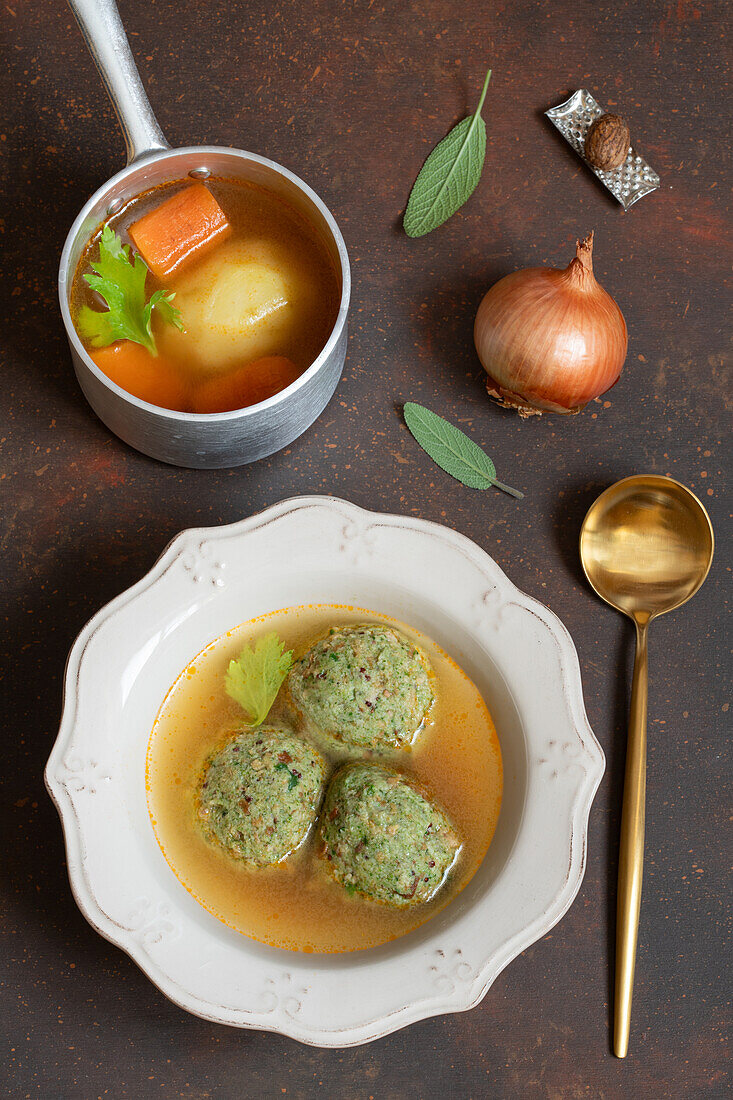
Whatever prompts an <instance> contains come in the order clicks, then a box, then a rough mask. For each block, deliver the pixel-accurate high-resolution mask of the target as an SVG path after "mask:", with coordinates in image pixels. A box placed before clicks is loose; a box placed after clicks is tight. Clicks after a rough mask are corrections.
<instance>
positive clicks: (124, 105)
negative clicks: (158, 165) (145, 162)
mask: <svg viewBox="0 0 733 1100" xmlns="http://www.w3.org/2000/svg"><path fill="white" fill-rule="evenodd" d="M69 7H70V8H71V10H72V11H73V13H74V16H75V18H76V21H77V23H78V24H79V26H80V27H81V32H82V34H83V35H84V39H85V41H86V44H87V46H88V47H89V52H90V53H91V55H92V57H93V58H94V62H95V64H96V66H97V68H98V69H99V74H100V76H101V77H102V80H103V81H104V85H105V87H106V89H107V92H108V93H109V98H110V99H111V100H112V106H113V107H114V109H115V111H116V112H117V117H118V119H119V120H120V126H121V127H122V133H123V134H124V137H125V145H126V147H127V163H128V164H131V163H132V161H134V160H138V159H139V158H140V157H142V156H144V155H145V154H146V153H153V152H155V151H156V150H158V149H169V148H170V146H169V145H168V142H167V141H166V140H165V138H164V136H163V132H162V130H161V129H160V126H159V125H158V123H157V120H156V118H155V115H154V114H153V109H152V107H151V106H150V103H149V102H148V97H147V96H146V94H145V89H144V88H143V85H142V81H141V80H140V74H139V73H138V71H137V67H136V65H135V61H134V59H133V56H132V52H131V50H130V44H129V42H128V41H127V35H126V34H125V31H124V28H123V26H122V21H121V19H120V14H119V12H118V11H117V4H116V3H115V0H69Z"/></svg>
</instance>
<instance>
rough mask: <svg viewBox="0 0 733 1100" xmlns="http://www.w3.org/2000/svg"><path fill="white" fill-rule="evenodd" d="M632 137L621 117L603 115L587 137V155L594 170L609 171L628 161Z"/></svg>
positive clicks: (596, 121)
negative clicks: (627, 155)
mask: <svg viewBox="0 0 733 1100" xmlns="http://www.w3.org/2000/svg"><path fill="white" fill-rule="evenodd" d="M630 143H631V135H630V133H629V127H628V124H627V123H626V122H625V121H624V119H622V118H621V117H620V116H619V115H601V116H600V118H597V119H596V120H595V122H594V123H593V125H592V126H591V128H590V129H589V130H588V133H587V134H586V135H585V155H586V157H587V158H588V160H589V161H590V163H591V164H592V165H593V167H594V168H601V169H602V170H603V171H606V172H607V171H609V170H610V169H611V168H618V166H619V165H620V164H623V162H624V161H625V160H626V154H627V153H628V151H629V145H630Z"/></svg>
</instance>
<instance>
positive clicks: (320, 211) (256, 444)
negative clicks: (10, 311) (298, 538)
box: [59, 0, 351, 469]
mask: <svg viewBox="0 0 733 1100" xmlns="http://www.w3.org/2000/svg"><path fill="white" fill-rule="evenodd" d="M69 4H70V7H71V9H72V11H73V13H74V15H75V17H76V19H77V21H78V23H79V26H80V27H81V30H82V33H83V35H84V38H85V39H86V42H87V45H88V46H89V49H90V51H91V54H92V57H93V58H94V61H95V63H96V65H97V68H98V69H99V72H100V75H101V76H102V79H103V81H104V83H105V86H106V88H107V91H108V92H109V96H110V99H111V100H112V104H113V106H114V108H115V111H116V112H117V116H118V118H119V121H120V125H121V127H122V131H123V134H124V137H125V144H126V146H127V167H126V168H124V169H123V170H122V171H121V172H118V173H117V175H116V176H113V177H112V179H110V180H109V181H108V182H107V183H105V184H104V186H103V187H100V189H99V190H98V191H96V192H95V193H94V194H93V195H92V197H91V198H90V199H89V201H88V202H87V203H86V204H85V205H84V207H83V208H82V210H81V212H80V213H79V216H78V217H77V219H76V221H75V222H74V224H73V225H72V227H71V229H70V231H69V235H68V237H67V238H66V243H65V245H64V249H63V252H62V254H61V265H60V269H59V299H60V302H61V313H62V316H63V319H64V325H65V326H66V334H67V336H68V339H69V346H70V348H71V356H72V359H73V362H74V370H75V372H76V377H77V379H78V381H79V385H80V386H81V388H82V390H83V391H84V396H85V397H86V399H87V401H88V402H89V404H90V405H91V406H92V408H93V409H94V411H95V412H96V414H97V416H98V417H99V418H100V419H101V420H102V421H104V423H105V424H106V425H107V427H108V428H110V429H111V430H112V431H113V432H114V433H115V434H116V435H118V436H119V437H120V438H121V439H124V440H125V442H126V443H129V444H130V445H131V446H132V447H135V448H136V449H137V450H138V451H142V452H143V453H144V454H147V455H150V456H151V457H152V458H157V459H159V460H161V461H162V462H170V463H172V464H173V465H175V466H191V467H196V468H200V469H212V468H220V467H226V466H239V465H243V464H244V463H247V462H254V461H256V460H257V459H259V458H264V457H265V456H266V455H270V454H273V453H274V452H275V451H279V450H281V449H282V448H283V447H286V446H287V445H288V444H289V443H292V441H293V440H294V439H296V438H297V437H298V436H299V435H301V434H302V433H303V432H304V431H305V430H306V428H308V427H310V425H311V424H312V423H313V421H314V420H315V419H316V418H317V417H318V416H319V415H320V413H321V412H322V411H323V409H324V408H325V406H326V405H327V404H328V401H329V400H330V398H331V395H332V394H333V391H334V390H335V388H336V384H337V383H338V380H339V378H340V377H341V372H342V370H343V365H344V359H345V358H346V341H347V314H348V306H349V296H350V291H351V275H350V270H349V257H348V254H347V252H346V245H345V244H344V240H343V237H342V236H341V232H340V230H339V228H338V226H337V224H336V222H335V220H334V218H333V216H332V215H331V213H330V211H329V210H328V208H327V207H326V206H325V204H324V203H323V202H322V201H321V199H320V198H319V197H318V195H316V193H315V192H314V191H312V190H311V188H310V187H308V185H307V184H305V183H303V181H302V180H301V179H298V177H297V176H295V175H294V174H293V173H292V172H289V171H288V170H287V168H283V167H282V166H281V165H280V164H275V163H274V161H271V160H267V159H266V158H265V157H260V156H257V155H256V154H255V153H246V152H244V151H242V150H241V149H228V148H224V147H219V146H210V145H196V146H191V147H186V148H183V149H171V148H170V146H169V145H168V143H167V142H166V140H165V138H164V136H163V134H162V132H161V129H160V127H159V126H158V123H157V121H156V119H155V116H154V114H153V111H152V108H151V106H150V104H149V102H148V99H147V96H146V95H145V91H144V89H143V85H142V82H141V80H140V76H139V74H138V71H137V69H136V67H135V62H134V60H133V57H132V53H131V52H130V47H129V44H128V42H127V38H126V36H125V32H124V30H123V27H122V23H121V21H120V17H119V14H118V11H117V6H116V4H115V3H114V0H69ZM186 176H191V177H193V178H194V179H206V178H207V177H208V176H228V177H230V178H231V177H236V178H238V179H242V180H247V181H249V182H252V183H257V184H260V185H262V186H264V187H267V188H268V189H269V190H270V191H272V192H274V193H275V194H277V195H279V196H281V197H282V198H283V199H284V200H285V201H286V202H288V203H289V204H290V205H291V206H292V207H295V209H296V210H298V211H299V212H300V213H301V214H302V215H303V216H304V217H305V218H307V219H308V221H309V222H310V223H311V225H313V226H314V228H315V229H316V231H317V232H318V233H319V235H320V237H321V238H322V240H323V242H324V244H325V245H326V247H327V248H328V251H329V253H330V255H331V259H332V261H333V264H334V268H335V270H336V273H337V275H338V277H339V280H340V283H341V301H340V304H339V312H338V317H337V318H336V323H335V324H334V326H333V329H332V331H331V334H330V336H329V338H328V341H327V343H326V345H325V347H324V348H323V351H322V352H321V353H320V355H319V356H318V358H317V359H316V361H315V362H314V363H313V364H312V365H311V366H310V367H309V368H308V370H306V371H305V372H304V373H303V374H302V375H301V376H300V378H298V379H297V380H296V381H295V382H293V384H292V385H291V386H288V388H287V389H285V390H283V391H282V392H281V393H278V394H276V395H275V396H274V397H271V398H269V399H268V400H267V401H262V402H261V403H260V404H259V405H252V406H250V407H249V408H246V409H238V410H236V411H234V412H225V413H207V414H200V413H186V412H175V411H173V410H171V409H161V408H158V407H157V406H156V405H151V404H148V402H146V401H141V400H140V399H139V398H137V397H133V396H132V395H131V394H129V393H126V392H125V390H123V389H121V388H120V387H119V386H117V385H115V383H114V382H112V381H111V380H110V379H109V378H107V376H106V375H105V374H103V372H102V371H101V370H100V369H99V368H98V367H97V366H96V365H95V363H94V362H93V361H92V359H91V357H90V356H89V354H88V353H87V352H86V350H85V349H84V346H83V344H82V342H81V340H80V339H79V337H78V335H77V333H76V330H75V328H74V325H73V322H72V320H71V312H70V309H69V296H70V293H71V283H72V279H73V277H74V272H75V271H76V268H77V265H78V263H79V258H80V256H81V254H82V252H83V251H84V248H85V246H86V244H87V242H88V241H89V239H90V237H91V236H92V234H93V233H94V231H95V230H96V229H97V227H98V226H99V225H100V223H101V222H103V221H105V219H107V218H108V217H110V216H112V215H113V214H114V213H115V212H116V211H117V210H119V209H120V208H121V207H122V205H123V204H124V203H126V202H127V201H129V200H130V199H132V198H133V197H134V196H136V195H138V194H140V192H141V191H145V190H147V189H148V188H150V187H155V186H156V185H158V184H161V183H165V182H167V181H170V180H178V179H183V178H185V177H186Z"/></svg>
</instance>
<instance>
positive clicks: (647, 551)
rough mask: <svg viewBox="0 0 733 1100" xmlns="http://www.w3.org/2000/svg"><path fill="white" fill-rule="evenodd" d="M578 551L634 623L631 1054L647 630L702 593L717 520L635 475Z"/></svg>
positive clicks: (629, 752) (620, 903)
mask: <svg viewBox="0 0 733 1100" xmlns="http://www.w3.org/2000/svg"><path fill="white" fill-rule="evenodd" d="M580 559H581V561H582V563H583V569H584V570H585V575H586V577H587V578H588V580H589V581H590V583H591V586H592V587H593V588H594V589H595V591H596V592H597V593H598V595H599V596H600V597H601V599H603V600H605V601H606V603H609V604H610V605H611V607H615V608H616V610H617V611H622V612H623V613H624V614H625V615H628V616H629V618H631V619H633V621H634V623H635V625H636V658H635V660H634V678H633V682H632V687H631V714H630V717H629V734H628V743H627V749H626V771H625V776H624V799H623V807H622V811H621V842H620V845H619V862H618V895H617V902H616V987H615V998H614V1001H615V1004H614V1030H613V1049H614V1053H615V1054H616V1055H617V1057H619V1058H624V1057H625V1056H626V1054H627V1053H628V1049H629V1031H630V1027H631V998H632V993H633V989H634V967H635V962H636V939H637V933H638V928H639V911H640V907H641V883H642V875H643V869H644V824H645V812H646V809H645V807H646V710H647V630H648V627H649V623H650V622H651V621H652V619H655V618H656V617H657V615H664V613H665V612H666V611H673V610H674V609H675V608H676V607H680V605H681V604H683V603H685V601H686V600H689V599H690V597H691V596H694V595H695V593H696V592H697V590H698V588H699V587H700V585H701V584H702V582H703V581H704V580H705V578H706V577H707V575H708V570H709V569H710V564H711V562H712V560H713V529H712V526H711V523H710V518H709V517H708V514H707V512H706V511H705V509H704V508H703V506H702V504H701V503H700V501H699V500H698V499H697V497H696V496H695V495H694V493H691V492H690V490H689V489H686V488H685V486H684V485H680V483H679V482H678V481H673V480H672V478H669V477H659V476H656V475H653V474H648V475H641V476H638V477H627V478H625V479H624V480H623V481H619V482H617V483H616V484H615V485H612V486H611V487H610V489H606V491H605V493H601V495H600V496H599V497H598V500H596V502H595V503H594V504H593V505H591V508H590V510H589V511H588V514H587V516H586V517H585V520H584V522H583V527H582V530H581V533H580Z"/></svg>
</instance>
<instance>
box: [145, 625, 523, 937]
mask: <svg viewBox="0 0 733 1100" xmlns="http://www.w3.org/2000/svg"><path fill="white" fill-rule="evenodd" d="M361 622H383V623H387V624H390V625H392V626H395V627H396V628H397V629H399V630H400V631H402V632H403V633H404V634H405V635H406V636H407V637H408V638H410V639H411V640H412V641H413V642H415V643H416V644H417V645H419V646H420V647H421V648H422V649H423V651H424V652H425V653H426V655H427V657H428V659H429V661H430V663H431V665H432V668H433V671H434V674H435V683H434V692H435V702H434V704H433V706H432V708H431V711H430V715H429V718H428V721H427V724H426V728H425V729H424V730H423V731H422V733H421V734H420V735H419V736H418V738H417V739H416V741H415V743H414V746H413V748H412V750H411V751H409V752H406V751H404V750H396V751H395V752H394V753H392V754H391V755H389V756H388V757H385V756H380V757H374V758H373V759H374V760H375V762H379V763H386V764H388V765H390V766H394V767H396V768H398V769H399V770H400V771H402V772H404V773H406V774H407V775H409V776H413V777H415V778H416V779H418V780H419V782H420V783H421V784H422V785H423V787H424V788H425V789H426V790H427V792H428V793H429V796H430V798H431V799H432V800H434V801H435V802H436V803H437V804H438V805H439V806H440V807H441V808H442V809H443V810H444V811H445V812H446V814H447V815H448V817H449V818H450V820H451V822H452V823H453V825H454V827H455V829H456V830H457V831H458V833H459V834H460V838H461V840H462V842H463V846H462V848H461V851H460V854H459V856H458V858H457V860H456V862H455V864H454V865H453V867H452V869H451V870H450V872H449V874H448V877H447V879H446V881H445V882H444V884H443V886H442V887H441V889H440V890H439V891H438V892H437V894H436V895H435V896H434V897H433V898H432V899H431V900H430V901H428V902H426V903H425V904H422V905H417V906H415V907H413V908H407V909H400V910H394V909H391V908H389V907H388V906H386V905H382V904H379V903H377V902H373V901H368V900H366V899H364V898H362V897H360V896H359V895H358V894H355V895H353V896H350V894H349V893H348V892H347V891H346V890H345V889H344V888H343V886H341V885H339V884H338V883H337V882H335V881H334V880H333V878H331V876H330V875H328V874H327V873H326V872H325V871H324V869H323V865H322V862H321V861H320V860H319V858H318V855H317V837H316V830H315V829H314V830H312V831H311V833H310V834H309V837H308V839H307V840H306V841H305V842H304V843H303V844H302V845H301V847H300V848H299V849H298V850H297V851H296V852H295V853H294V854H293V855H292V856H290V857H289V858H288V859H286V860H285V861H283V862H282V863H280V864H277V865H275V866H273V867H268V868H264V869H259V870H256V869H254V868H251V867H248V866H247V865H246V864H243V863H241V862H238V861H237V860H235V859H233V858H232V857H231V856H229V855H227V853H226V852H225V851H224V850H223V849H222V848H221V847H219V846H218V845H216V844H214V843H211V842H210V841H207V840H206V839H205V838H204V836H203V833H202V831H201V829H200V826H199V823H198V820H197V815H196V791H197V784H198V781H199V778H200V776H201V773H202V768H203V766H204V762H205V760H206V758H207V756H208V755H209V754H210V753H211V751H212V749H213V748H216V747H217V746H218V745H220V744H221V743H222V735H223V732H224V734H225V733H226V732H227V731H233V730H236V729H237V728H241V727H242V725H243V723H242V712H241V710H240V709H239V708H238V707H237V704H236V703H235V702H234V701H233V700H232V699H230V698H229V696H228V695H227V694H226V692H225V690H224V678H225V673H226V669H227V667H228V664H229V661H230V660H232V659H233V658H235V657H236V656H237V654H238V653H239V652H240V650H241V649H242V648H243V646H244V645H245V644H251V643H252V642H253V641H254V640H256V639H257V638H258V637H260V636H262V635H263V634H266V633H268V632H270V631H272V630H274V631H276V632H277V634H278V635H279V637H280V638H281V639H282V640H283V642H284V643H285V646H286V648H289V649H292V650H293V651H294V654H295V656H296V657H298V656H299V655H300V654H302V653H303V652H304V651H305V650H306V649H307V648H308V646H309V644H310V643H311V642H312V641H313V639H314V638H315V637H317V636H321V635H323V634H324V633H325V631H326V630H327V629H328V628H329V627H332V626H336V627H339V626H343V625H346V624H350V623H361ZM284 696H285V692H284V691H282V690H281V692H280V696H279V697H278V700H277V701H276V703H275V706H274V707H273V710H272V711H271V712H270V715H269V717H268V719H267V724H268V725H271V724H277V722H278V720H280V721H283V723H284V724H287V723H288V722H290V723H292V722H293V717H292V715H289V714H288V711H287V704H286V702H285V701H284ZM295 728H296V729H297V725H296V727H295ZM298 732H301V733H302V732H303V731H302V730H299V731H298ZM318 747H319V749H320V751H322V752H323V751H324V750H323V745H322V744H320V743H319V745H318ZM324 755H326V756H327V758H328V752H326V753H325V754H324ZM343 759H344V756H343V753H339V752H338V751H337V752H335V753H334V754H333V755H332V756H331V759H330V761H329V763H330V764H332V766H333V767H332V770H333V768H335V766H336V765H337V764H338V763H339V762H341V761H342V760H343ZM146 782H147V792H148V807H149V811H150V816H151V820H152V823H153V828H154V830H155V835H156V837H157V840H158V843H159V844H160V847H161V849H162V851H163V854H164V856H165V858H166V860H167V862H168V864H169V866H170V867H171V868H172V870H173V871H174V873H175V874H176V876H177V877H178V879H179V880H180V881H181V882H182V883H183V885H184V886H185V887H186V889H187V890H188V891H189V892H190V893H191V894H192V895H193V896H194V897H195V898H196V899H197V900H198V901H199V902H200V903H201V905H203V906H204V908H206V909H207V910H208V911H209V912H211V913H213V914H214V915H215V916H216V917H218V918H219V919H220V920H221V921H223V922H224V923H225V924H227V925H229V927H231V928H234V929H236V930H237V931H239V932H242V933H244V934H245V935H247V936H250V937H251V938H253V939H256V940H261V941H262V942H264V943H268V944H272V945H273V946H276V947H285V948H290V949H293V950H300V951H308V952H342V951H354V950H357V949H360V948H366V947H373V946H375V945H377V944H380V943H385V942H386V941H388V940H392V939H395V938H396V937H398V936H401V935H403V934H404V933H406V932H409V931H410V930H411V929H413V928H416V927H417V926H419V925H421V924H423V923H424V922H425V921H426V920H428V919H429V918H430V917H432V916H434V915H435V914H436V913H437V912H439V911H440V910H441V909H443V908H444V907H445V906H446V905H447V904H448V902H450V901H451V900H452V899H453V898H455V896H456V895H457V894H458V893H459V891H460V890H462V889H463V887H464V886H465V885H466V884H467V883H468V882H469V881H470V879H471V878H472V877H473V875H474V874H475V873H476V871H477V869H478V867H479V865H480V863H481V861H482V859H483V858H484V856H485V854H486V851H487V849H488V847H489V844H490V842H491V838H492V836H493V833H494V829H495V827H496V822H497V819H498V816H499V809H500V806H501V796H502V782H503V777H502V763H501V752H500V749H499V742H498V739H497V736H496V731H495V729H494V725H493V722H492V720H491V715H490V714H489V712H488V710H487V708H486V704H485V703H484V701H483V699H482V697H481V695H480V694H479V692H478V690H477V688H476V687H475V686H474V684H473V683H472V682H471V681H470V680H469V679H468V677H467V676H466V674H465V673H464V672H463V671H462V670H461V669H460V668H459V667H458V666H457V665H456V664H455V662H454V661H452V660H451V658H450V657H448V655H447V654H446V653H445V652H444V651H443V650H442V649H440V648H439V647H438V646H437V645H436V644H435V643H434V642H432V641H430V639H428V638H426V637H425V636H424V635H421V634H419V633H418V632H417V631H415V630H412V629H410V628H409V627H407V626H404V625H403V624H401V623H397V622H395V620H392V619H389V618H387V617H386V616H382V615H377V614H375V613H374V612H371V611H364V610H362V609H358V608H350V607H344V606H331V605H316V606H304V607H296V608H288V609H286V610H283V611H277V612H274V613H273V614H271V615H266V616H262V617H260V618H258V619H254V620H252V621H250V622H247V623H244V624H242V625H241V626H238V627H236V628H234V629H233V630H230V631H228V632H227V633H226V634H225V635H223V636H222V637H221V638H218V639H217V640H216V641H215V642H213V643H212V644H211V645H209V646H208V647H207V648H206V649H204V650H203V651H202V652H201V653H200V654H199V655H198V656H197V657H195V658H194V660H192V661H191V663H190V664H189V665H188V666H187V667H186V668H185V669H184V670H183V672H182V673H181V675H180V676H179V678H178V679H177V680H176V682H175V683H174V684H173V686H172V688H171V689H170V691H169V693H168V695H167V697H166V699H165V701H164V703H163V705H162V706H161V709H160V712H159V714H158V717H157V719H156V722H155V726H154V728H153V731H152V734H151V738H150V743H149V747H148V756H147V775H146Z"/></svg>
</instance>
